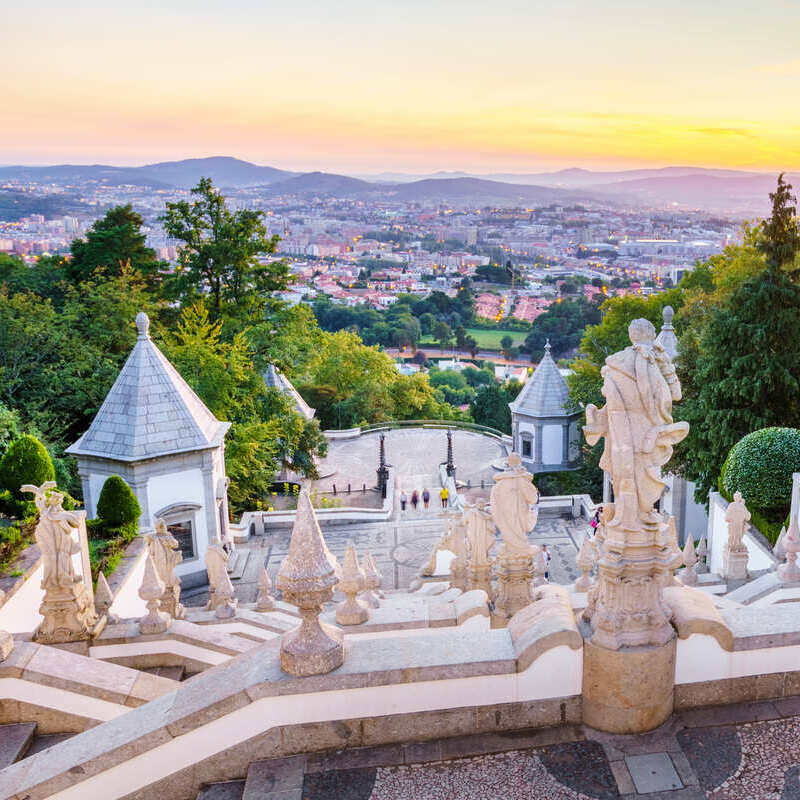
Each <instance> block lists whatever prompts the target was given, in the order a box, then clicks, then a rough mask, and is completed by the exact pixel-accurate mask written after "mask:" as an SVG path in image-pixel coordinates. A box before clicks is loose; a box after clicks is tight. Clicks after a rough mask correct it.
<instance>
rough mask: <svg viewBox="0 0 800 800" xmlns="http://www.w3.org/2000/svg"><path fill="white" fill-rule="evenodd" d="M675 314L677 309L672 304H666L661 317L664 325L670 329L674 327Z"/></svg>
mask: <svg viewBox="0 0 800 800" xmlns="http://www.w3.org/2000/svg"><path fill="white" fill-rule="evenodd" d="M674 316H675V311H674V309H673V308H672V306H664V308H663V310H662V311H661V319H662V320H663V321H664V327H665V328H667V329H668V330H669V328H671V327H672V318H673V317H674Z"/></svg>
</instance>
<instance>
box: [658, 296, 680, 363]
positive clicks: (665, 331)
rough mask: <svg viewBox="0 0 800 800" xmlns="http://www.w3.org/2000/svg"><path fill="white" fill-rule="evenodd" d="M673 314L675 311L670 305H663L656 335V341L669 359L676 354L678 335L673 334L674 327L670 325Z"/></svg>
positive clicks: (672, 358)
mask: <svg viewBox="0 0 800 800" xmlns="http://www.w3.org/2000/svg"><path fill="white" fill-rule="evenodd" d="M674 316H675V312H674V311H673V309H672V306H664V309H663V311H662V312H661V319H662V325H661V331H660V332H659V334H658V336H656V343H657V344H660V345H661V346H662V347H663V348H664V350H665V352H666V354H667V355H668V356H669V357H670V360H671V361H674V360H675V359H676V358H677V356H678V337H677V336H676V335H675V328H673V327H672V318H673V317H674Z"/></svg>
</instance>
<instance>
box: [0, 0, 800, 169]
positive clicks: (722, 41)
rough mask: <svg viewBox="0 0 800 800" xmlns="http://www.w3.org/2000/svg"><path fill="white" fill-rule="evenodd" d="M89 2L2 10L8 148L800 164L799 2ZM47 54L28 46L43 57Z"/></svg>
mask: <svg viewBox="0 0 800 800" xmlns="http://www.w3.org/2000/svg"><path fill="white" fill-rule="evenodd" d="M404 9H405V12H406V13H404V14H403V15H402V16H401V15H398V14H397V13H396V10H395V9H394V8H393V7H388V6H387V7H382V6H381V7H375V6H374V5H368V4H366V3H365V2H363V0H347V2H343V3H341V4H339V5H337V6H336V8H329V7H328V6H326V5H324V4H320V3H317V2H314V1H313V0H298V2H295V3H293V4H291V5H290V4H288V3H283V2H279V3H276V4H270V7H269V8H268V9H267V8H264V7H262V6H260V5H258V4H256V3H254V2H251V1H250V0H246V1H245V0H240V1H239V2H236V3H234V4H228V5H226V6H225V7H224V8H221V7H220V6H219V4H215V3H212V2H210V0H203V2H193V3H189V2H188V1H187V0H169V2H167V3H164V4H161V3H158V4H157V3H154V2H150V1H149V0H148V2H144V3H142V4H141V5H140V10H139V12H138V16H136V17H130V16H129V15H128V14H127V13H126V12H125V11H124V10H123V9H121V8H120V9H117V8H113V7H108V6H107V5H102V4H100V3H99V2H96V0H90V2H86V3H81V4H79V5H74V4H73V5H71V6H69V7H65V6H63V5H60V4H56V3H54V2H52V0H43V2H41V3H39V4H37V5H36V6H30V7H28V6H25V7H23V6H17V7H16V8H14V9H11V10H10V11H8V12H7V14H6V17H7V25H8V26H9V28H8V29H9V30H14V31H15V32H16V35H15V36H13V37H9V42H8V47H9V48H10V53H9V59H10V61H11V63H14V64H15V65H16V74H15V77H14V80H13V81H11V80H9V81H6V82H5V83H4V85H3V86H2V87H0V100H2V106H0V107H2V108H3V109H5V110H4V111H2V112H0V120H1V121H2V124H0V163H3V164H16V163H25V164H53V163H112V164H120V165H124V164H131V165H134V164H137V165H138V164H145V163H152V162H157V161H164V160H171V159H180V158H190V157H204V156H208V155H212V154H225V155H232V156H236V157H239V158H243V159H246V160H248V161H252V162H255V163H258V164H268V165H271V166H276V167H279V168H285V169H290V170H296V171H307V170H313V169H319V170H324V171H330V172H346V173H348V174H367V173H376V172H382V171H398V172H411V173H415V172H433V171H437V170H463V171H465V172H474V173H488V172H499V171H502V172H533V171H546V170H555V169H561V168H565V167H573V166H577V167H584V168H588V169H627V168H638V167H660V166H670V165H680V166H704V167H723V168H734V169H743V170H754V171H777V170H797V169H799V168H800V136H798V134H800V107H798V106H797V104H796V103H793V102H790V98H791V97H792V96H793V93H796V87H797V85H798V79H800V58H799V57H798V55H797V52H798V51H797V48H796V32H797V30H800V3H797V2H794V1H793V0H767V2H765V3H763V4H761V6H760V7H759V15H758V17H754V16H753V12H752V7H751V6H750V5H749V4H745V3H744V2H735V3H729V4H727V5H726V7H725V13H724V14H721V13H720V11H719V7H718V6H715V5H714V4H712V3H710V2H705V3H691V4H690V3H688V2H685V0H679V1H678V2H675V3H672V4H670V6H669V8H668V9H667V8H661V9H655V8H644V7H642V6H641V5H638V4H634V3H633V2H630V0H615V2H613V3H612V4H610V5H606V6H605V7H603V8H600V7H595V6H594V5H592V4H590V3H588V2H584V0H568V1H567V2H565V3H561V4H559V8H558V10H554V9H553V8H552V7H550V6H549V4H545V3H533V4H530V3H528V4H521V3H507V4H505V5H503V6H502V7H497V8H494V7H493V8H491V9H490V10H487V9H486V8H485V6H483V5H482V4H479V3H475V2H462V3H458V4H456V3H451V2H438V3H433V4H422V3H419V2H411V3H407V4H406V5H405V6H404ZM34 54H35V55H34Z"/></svg>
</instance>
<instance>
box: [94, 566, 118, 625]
mask: <svg viewBox="0 0 800 800" xmlns="http://www.w3.org/2000/svg"><path fill="white" fill-rule="evenodd" d="M113 602H114V595H113V594H112V593H111V588H110V587H109V585H108V581H107V580H106V576H105V575H103V573H102V572H101V573H100V574H99V575H98V576H97V588H96V589H95V590H94V610H95V611H96V612H97V616H98V617H102V616H103V614H106V615H107V616H108V621H109V622H110V623H112V624H115V623H117V622H119V617H118V616H117V615H116V614H112V613H111V612H110V611H109V609H110V608H111V604H112V603H113Z"/></svg>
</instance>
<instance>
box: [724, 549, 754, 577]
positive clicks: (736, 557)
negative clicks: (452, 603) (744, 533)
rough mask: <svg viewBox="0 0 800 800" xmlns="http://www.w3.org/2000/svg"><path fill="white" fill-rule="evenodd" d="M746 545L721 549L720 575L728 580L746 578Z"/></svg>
mask: <svg viewBox="0 0 800 800" xmlns="http://www.w3.org/2000/svg"><path fill="white" fill-rule="evenodd" d="M747 558H748V556H747V547H744V546H743V547H742V548H741V549H736V550H729V549H728V548H725V550H723V551H722V576H723V577H724V578H726V579H727V580H729V581H746V580H747Z"/></svg>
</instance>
